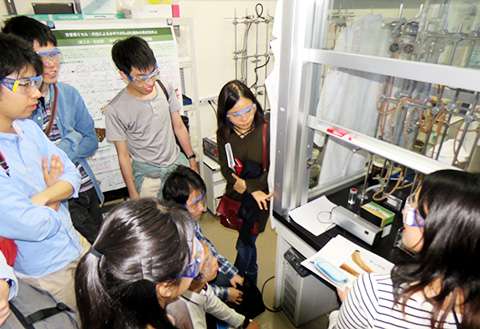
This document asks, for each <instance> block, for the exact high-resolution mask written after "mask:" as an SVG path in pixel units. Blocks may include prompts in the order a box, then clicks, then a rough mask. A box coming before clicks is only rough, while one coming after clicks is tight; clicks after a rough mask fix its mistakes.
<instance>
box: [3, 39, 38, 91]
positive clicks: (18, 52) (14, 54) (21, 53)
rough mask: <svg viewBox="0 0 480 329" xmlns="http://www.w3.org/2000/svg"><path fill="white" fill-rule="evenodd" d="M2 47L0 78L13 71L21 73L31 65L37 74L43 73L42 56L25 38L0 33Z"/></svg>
mask: <svg viewBox="0 0 480 329" xmlns="http://www.w3.org/2000/svg"><path fill="white" fill-rule="evenodd" d="M0 49H1V51H0V79H3V78H4V77H6V76H8V75H10V74H12V73H19V74H20V73H22V72H23V71H25V70H27V69H28V68H29V67H33V69H34V70H35V73H36V74H37V75H41V74H42V73H43V62H42V60H41V58H40V57H39V56H38V55H37V54H36V53H35V52H34V51H33V48H32V46H31V45H29V44H28V43H27V42H26V41H25V40H22V39H20V38H19V37H16V36H14V35H9V34H4V33H0ZM0 90H1V89H0Z"/></svg>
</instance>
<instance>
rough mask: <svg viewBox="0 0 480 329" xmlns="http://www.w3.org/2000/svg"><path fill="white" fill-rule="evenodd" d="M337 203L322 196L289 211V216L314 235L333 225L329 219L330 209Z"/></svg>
mask: <svg viewBox="0 0 480 329" xmlns="http://www.w3.org/2000/svg"><path fill="white" fill-rule="evenodd" d="M336 206H337V205H336V204H335V203H333V202H330V200H328V199H327V197H326V196H322V197H320V198H317V199H315V200H313V201H310V202H309V203H307V204H304V205H303V206H301V207H298V208H295V209H293V210H292V211H290V217H292V219H293V220H294V221H295V223H297V224H298V225H300V226H302V227H303V228H304V229H306V230H307V231H309V232H310V233H312V234H313V235H315V236H318V235H320V234H322V233H323V232H325V231H328V230H329V229H331V228H332V227H334V226H335V224H334V223H333V221H332V219H331V215H330V214H331V211H332V209H333V208H335V207H336Z"/></svg>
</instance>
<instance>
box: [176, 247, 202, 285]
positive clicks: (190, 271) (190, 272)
mask: <svg viewBox="0 0 480 329" xmlns="http://www.w3.org/2000/svg"><path fill="white" fill-rule="evenodd" d="M195 241H197V252H196V254H195V260H194V261H193V262H191V263H190V264H188V265H187V267H186V268H185V270H184V271H183V273H182V275H181V276H182V278H194V277H196V276H197V275H198V273H199V272H200V269H199V268H198V264H200V263H201V262H202V261H203V247H202V245H201V244H200V241H198V239H197V238H195Z"/></svg>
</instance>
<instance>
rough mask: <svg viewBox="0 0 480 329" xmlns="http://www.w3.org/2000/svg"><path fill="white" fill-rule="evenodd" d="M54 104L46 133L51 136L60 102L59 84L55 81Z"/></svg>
mask: <svg viewBox="0 0 480 329" xmlns="http://www.w3.org/2000/svg"><path fill="white" fill-rule="evenodd" d="M53 91H54V93H55V94H54V95H53V104H52V108H51V109H50V121H48V126H47V129H46V130H45V135H47V137H48V136H50V133H51V132H52V128H53V123H54V122H55V116H56V115H57V103H58V88H57V85H56V84H55V83H54V84H53Z"/></svg>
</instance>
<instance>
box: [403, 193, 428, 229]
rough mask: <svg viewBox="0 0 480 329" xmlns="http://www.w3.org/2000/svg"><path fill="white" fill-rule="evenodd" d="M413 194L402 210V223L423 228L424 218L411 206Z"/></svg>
mask: <svg viewBox="0 0 480 329" xmlns="http://www.w3.org/2000/svg"><path fill="white" fill-rule="evenodd" d="M414 199H415V194H410V195H409V196H408V198H407V200H406V201H405V207H404V208H403V223H404V224H405V225H408V226H412V227H425V218H423V217H422V215H421V214H420V212H419V211H418V210H417V209H416V208H415V207H414V206H413V204H414Z"/></svg>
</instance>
